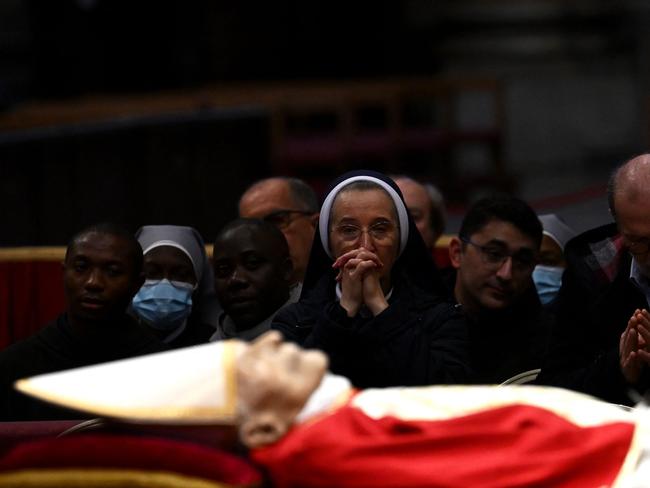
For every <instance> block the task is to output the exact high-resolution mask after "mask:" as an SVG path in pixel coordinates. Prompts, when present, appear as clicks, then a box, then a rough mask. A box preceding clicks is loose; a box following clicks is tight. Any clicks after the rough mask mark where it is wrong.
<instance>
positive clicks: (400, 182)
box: [395, 178, 436, 249]
mask: <svg viewBox="0 0 650 488" xmlns="http://www.w3.org/2000/svg"><path fill="white" fill-rule="evenodd" d="M395 183H396V184H397V186H399V189H400V190H401V192H402V195H403V196H404V201H405V202H406V207H407V208H408V209H409V212H410V213H411V216H412V217H413V221H414V222H415V225H416V227H417V228H418V230H419V231H420V234H421V235H422V240H424V244H425V245H426V246H427V247H428V248H429V249H431V248H433V246H434V245H435V243H436V242H435V241H436V236H435V235H434V232H433V228H432V227H431V199H430V198H429V195H428V194H427V191H426V190H425V189H424V187H423V186H422V185H420V184H419V183H417V182H415V181H412V180H409V179H402V178H398V179H396V180H395Z"/></svg>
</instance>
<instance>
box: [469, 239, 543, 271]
mask: <svg viewBox="0 0 650 488" xmlns="http://www.w3.org/2000/svg"><path fill="white" fill-rule="evenodd" d="M460 240H461V241H463V242H465V243H467V244H471V245H472V246H474V247H476V248H477V249H478V250H479V251H480V255H481V258H482V260H483V262H484V263H485V264H488V265H490V266H492V267H494V268H495V269H498V268H500V267H501V266H503V263H505V262H506V261H507V259H508V258H511V259H512V267H513V269H516V270H517V271H530V270H532V269H533V268H534V267H535V265H536V264H537V256H536V254H535V252H534V251H532V250H529V249H520V250H519V251H516V252H513V253H510V252H507V251H505V250H504V249H502V248H500V247H497V246H481V245H480V244H476V243H475V242H472V241H471V240H470V239H469V237H461V238H460Z"/></svg>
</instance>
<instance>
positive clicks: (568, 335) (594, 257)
mask: <svg viewBox="0 0 650 488" xmlns="http://www.w3.org/2000/svg"><path fill="white" fill-rule="evenodd" d="M607 193H608V200H609V206H610V212H611V214H612V216H613V217H614V220H615V223H613V224H608V225H605V226H602V227H599V228H596V229H592V230H590V231H587V232H585V233H583V234H581V235H579V236H578V237H576V238H575V239H573V240H572V241H570V242H569V243H568V244H567V246H566V248H565V258H566V261H567V269H566V271H565V273H564V276H563V279H562V287H561V289H560V292H559V295H558V298H557V324H556V330H555V333H554V335H553V339H552V341H551V344H550V347H549V350H548V355H547V358H546V360H545V362H544V366H543V367H542V372H541V374H540V376H539V378H538V382H540V383H543V384H550V385H555V386H562V387H565V388H569V389H573V390H577V391H582V392H585V393H589V394H591V395H595V396H598V397H600V398H602V399H604V400H606V401H610V402H613V403H621V404H627V405H631V404H632V403H633V402H634V400H635V399H636V398H638V397H637V395H635V393H634V391H636V392H637V394H644V393H645V392H646V391H647V389H648V386H649V385H650V381H649V377H650V370H649V369H648V365H650V314H648V312H647V311H646V309H648V308H649V307H648V303H650V155H648V154H644V155H641V156H638V157H635V158H634V159H631V160H630V161H628V162H626V163H625V164H623V165H622V166H620V167H619V168H617V169H616V170H615V171H614V172H613V173H612V176H611V178H610V181H609V184H608V192H607Z"/></svg>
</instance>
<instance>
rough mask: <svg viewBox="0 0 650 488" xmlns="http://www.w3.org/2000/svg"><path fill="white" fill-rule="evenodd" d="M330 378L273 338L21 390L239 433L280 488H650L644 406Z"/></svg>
mask: <svg viewBox="0 0 650 488" xmlns="http://www.w3.org/2000/svg"><path fill="white" fill-rule="evenodd" d="M326 367H327V361H326V357H325V355H324V354H322V353H321V352H318V351H306V350H302V349H300V348H299V347H298V346H296V345H295V344H291V343H286V342H282V340H281V337H280V335H279V334H278V333H277V332H269V333H267V334H265V335H264V336H262V337H260V338H259V339H258V340H256V341H255V342H253V343H244V342H241V341H237V340H232V341H220V342H216V343H212V344H208V345H202V346H195V347H192V348H187V349H181V350H176V351H172V352H168V353H161V354H155V355H151V356H148V357H145V358H138V359H134V360H126V361H119V362H115V363H111V364H106V365H100V366H95V367H90V368H83V369H78V370H74V371H69V372H63V373H57V374H54V375H45V376H41V377H35V378H30V379H26V380H22V381H20V382H19V383H18V388H20V389H21V390H23V391H25V392H27V393H31V394H33V395H37V396H40V397H41V398H48V399H50V400H52V401H57V402H60V403H62V404H64V405H66V406H69V407H81V406H83V407H84V408H85V409H86V410H87V411H90V412H92V413H94V414H99V415H111V416H112V417H115V418H118V419H123V420H126V421H129V422H136V423H144V422H146V423H149V424H151V423H160V424H177V425H178V424H186V425H196V424H199V423H202V424H206V425H209V424H224V425H227V424H230V425H232V424H238V425H239V429H240V437H241V440H242V442H243V443H244V444H245V445H247V446H248V447H249V448H251V452H250V456H251V458H252V459H253V460H255V461H256V462H258V463H259V464H261V465H263V466H264V467H265V468H266V469H267V471H268V473H269V475H270V478H271V480H272V482H273V486H276V487H279V488H282V487H298V486H300V487H323V488H325V487H333V486H337V487H348V486H349V487H358V486H364V487H440V486H490V487H502V486H510V487H528V486H546V487H551V486H567V487H568V486H570V487H594V486H598V487H600V486H614V485H615V486H627V487H641V486H648V485H647V481H648V479H650V478H648V476H650V431H649V430H648V428H649V424H648V422H649V421H650V412H648V410H647V408H645V407H639V409H637V410H636V411H633V412H630V411H627V410H624V409H621V408H620V407H618V406H616V405H611V404H607V403H604V402H601V401H598V400H595V399H593V398H591V397H587V396H584V395H581V394H578V393H573V392H569V391H564V390H559V389H555V388H544V387H538V386H510V387H488V386H483V387H467V386H438V387H433V386H432V387H420V388H386V389H370V390H365V391H361V392H359V391H356V390H354V389H352V388H351V387H350V383H349V382H348V381H347V380H346V379H345V378H343V377H340V376H333V375H330V374H326ZM127 371H128V372H129V374H128V375H126V376H125V373H126V372H127ZM152 371H156V372H157V373H158V374H157V375H154V374H152ZM96 383H100V384H102V385H103V388H102V389H94V390H93V389H92V388H88V386H89V385H91V384H96ZM1 481H2V477H1V475H0V482H1Z"/></svg>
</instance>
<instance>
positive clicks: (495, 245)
mask: <svg viewBox="0 0 650 488" xmlns="http://www.w3.org/2000/svg"><path fill="white" fill-rule="evenodd" d="M541 240H542V225H541V223H540V222H539V220H538V218H537V215H536V214H535V212H534V211H533V210H532V209H531V208H530V207H529V206H528V205H527V204H526V203H525V202H524V201H522V200H520V199H517V198H514V197H511V196H507V195H502V196H494V197H489V198H484V199H482V200H479V201H478V202H476V203H475V204H474V205H473V206H472V207H471V208H470V209H469V211H468V212H467V215H466V216H465V218H464V219H463V222H462V224H461V228H460V231H459V234H458V237H454V238H452V239H451V241H450V244H449V256H450V259H451V262H452V265H453V267H454V268H455V270H450V272H449V276H448V286H449V290H450V292H451V293H453V298H454V299H455V300H456V302H458V303H459V304H460V305H462V309H463V311H464V313H465V315H466V316H467V319H468V324H469V329H470V353H471V358H472V367H473V369H474V378H473V382H474V383H490V384H492V383H497V384H498V383H502V382H503V381H505V380H508V379H510V378H512V377H513V376H516V375H518V374H520V373H523V372H525V371H529V370H533V369H537V368H540V367H541V363H542V357H543V352H544V349H545V346H546V341H547V337H548V334H549V329H550V325H551V324H550V317H549V316H548V315H547V314H546V313H545V312H544V311H543V310H542V306H541V304H540V301H539V298H538V296H537V292H536V291H535V287H534V286H533V280H532V272H533V269H534V268H535V264H536V262H537V255H538V252H539V247H540V242H541Z"/></svg>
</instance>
